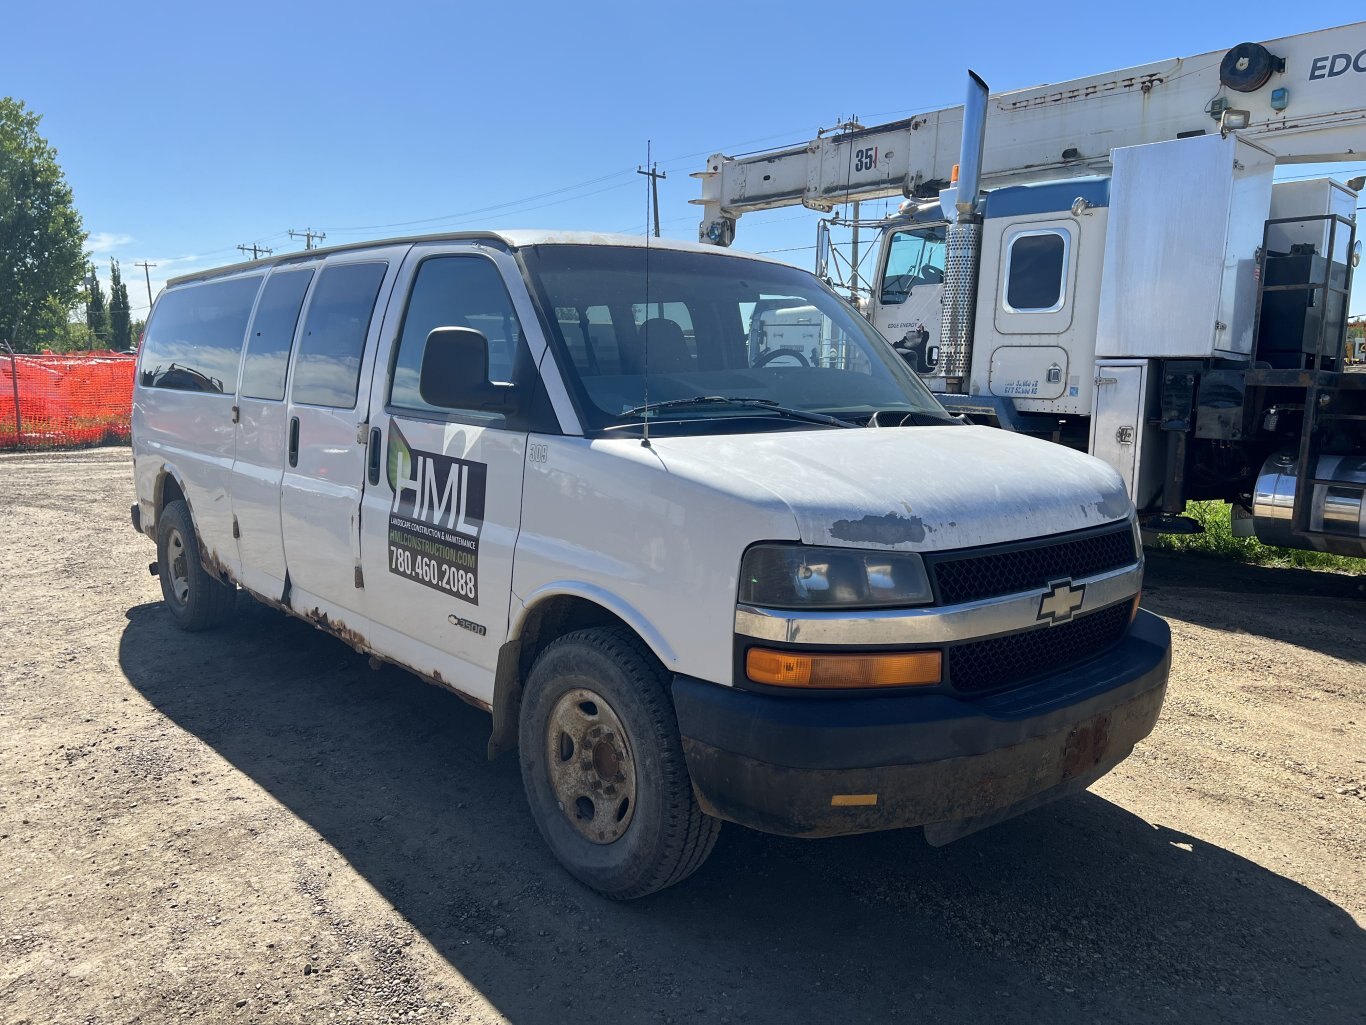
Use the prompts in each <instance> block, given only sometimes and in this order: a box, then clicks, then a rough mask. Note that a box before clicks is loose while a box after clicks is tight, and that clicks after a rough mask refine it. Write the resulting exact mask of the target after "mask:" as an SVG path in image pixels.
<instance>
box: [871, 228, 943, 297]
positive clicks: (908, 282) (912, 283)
mask: <svg viewBox="0 0 1366 1025" xmlns="http://www.w3.org/2000/svg"><path fill="white" fill-rule="evenodd" d="M943 281H944V228H943V227H942V226H940V227H934V228H913V229H910V230H908V231H898V232H896V233H895V234H894V235H892V240H891V242H889V243H888V245H887V266H886V267H884V268H883V273H882V303H883V305H885V306H897V305H900V304H901V303H904V302H905V301H906V297H907V296H908V295H910V294H911V289H913V288H915V287H916V286H917V285H938V284H942V283H943Z"/></svg>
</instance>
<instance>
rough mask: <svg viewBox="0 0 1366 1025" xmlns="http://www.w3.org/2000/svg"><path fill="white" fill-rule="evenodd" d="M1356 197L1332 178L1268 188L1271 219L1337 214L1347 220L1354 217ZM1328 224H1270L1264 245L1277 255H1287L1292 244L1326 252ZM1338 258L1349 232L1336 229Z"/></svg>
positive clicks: (1344, 252)
mask: <svg viewBox="0 0 1366 1025" xmlns="http://www.w3.org/2000/svg"><path fill="white" fill-rule="evenodd" d="M1356 204H1357V196H1356V194H1355V193H1353V192H1352V191H1351V190H1350V189H1348V188H1347V187H1346V186H1345V185H1343V184H1342V183H1341V182H1336V181H1334V180H1333V179H1331V178H1310V179H1308V180H1307V181H1299V182H1277V183H1276V184H1275V185H1273V186H1272V188H1271V218H1270V219H1271V220H1273V221H1274V220H1278V219H1280V218H1282V217H1319V216H1322V215H1324V214H1337V215H1339V216H1341V217H1346V218H1348V219H1349V220H1352V219H1355V217H1356ZM1328 234H1329V225H1328V222H1326V221H1298V222H1290V223H1287V224H1272V225H1270V226H1269V227H1268V229H1267V245H1268V247H1269V248H1270V249H1271V250H1272V251H1273V252H1277V253H1288V252H1290V247H1291V246H1292V245H1304V244H1309V245H1312V246H1313V247H1314V250H1315V252H1317V253H1319V254H1320V255H1326V254H1327V252H1328ZM1337 234H1338V238H1337V247H1338V253H1337V259H1338V261H1339V262H1342V260H1343V257H1344V256H1345V255H1346V250H1347V241H1348V235H1349V232H1347V231H1346V230H1344V229H1343V228H1342V226H1341V225H1339V226H1338V233H1337Z"/></svg>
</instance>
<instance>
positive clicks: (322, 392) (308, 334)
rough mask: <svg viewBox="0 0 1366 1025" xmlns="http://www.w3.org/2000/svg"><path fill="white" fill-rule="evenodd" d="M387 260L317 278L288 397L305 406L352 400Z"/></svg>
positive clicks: (340, 404) (347, 405)
mask: <svg viewBox="0 0 1366 1025" xmlns="http://www.w3.org/2000/svg"><path fill="white" fill-rule="evenodd" d="M388 266H389V265H388V264H387V263H347V264H342V265H340V266H336V267H328V268H327V269H326V270H324V271H323V272H322V274H321V275H320V276H319V277H318V286H317V288H315V289H314V290H313V299H312V301H311V302H310V303H309V304H308V316H307V318H305V320H304V333H303V337H301V338H300V339H299V355H298V357H297V359H296V360H295V365H294V385H293V389H292V392H291V394H292V397H293V399H294V401H295V402H300V403H303V404H304V405H307V406H334V407H338V408H341V409H350V408H351V407H352V406H354V405H355V404H356V390H357V387H358V386H359V384H360V364H361V357H362V356H364V354H365V336H366V335H367V334H368V333H369V331H370V317H371V315H372V314H373V313H374V311H375V299H376V297H377V296H378V295H379V286H380V283H381V282H383V281H384V273H385V271H386V270H387V269H388Z"/></svg>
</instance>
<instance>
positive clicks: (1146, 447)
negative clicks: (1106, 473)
mask: <svg viewBox="0 0 1366 1025" xmlns="http://www.w3.org/2000/svg"><path fill="white" fill-rule="evenodd" d="M1150 370H1151V364H1150V363H1149V361H1147V360H1097V361H1096V376H1095V388H1096V398H1095V410H1094V412H1092V414H1091V455H1093V456H1095V457H1096V458H1097V459H1101V460H1104V461H1105V462H1107V463H1109V464H1110V465H1111V466H1113V467H1114V468H1115V470H1116V471H1118V473H1119V475H1120V477H1121V478H1123V480H1124V486H1125V488H1126V489H1127V490H1128V492H1129V497H1130V498H1131V499H1133V502H1134V505H1136V506H1137V507H1138V509H1139V511H1140V512H1142V511H1143V510H1145V509H1146V508H1148V506H1149V505H1150V504H1151V503H1152V502H1153V500H1154V499H1155V498H1156V492H1157V488H1158V487H1160V485H1161V479H1162V478H1161V473H1160V465H1159V464H1160V462H1161V460H1160V454H1161V451H1160V448H1159V444H1160V442H1161V432H1160V431H1158V430H1157V429H1156V428H1154V427H1152V426H1150V425H1149V424H1148V420H1149V418H1150V414H1151V413H1152V412H1153V409H1152V406H1153V403H1154V400H1155V398H1156V393H1155V391H1153V393H1152V394H1150V389H1149V378H1150V376H1151V375H1150Z"/></svg>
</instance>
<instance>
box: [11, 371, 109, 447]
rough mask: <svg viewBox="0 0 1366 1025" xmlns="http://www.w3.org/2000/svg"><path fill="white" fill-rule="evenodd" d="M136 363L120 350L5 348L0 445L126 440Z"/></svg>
mask: <svg viewBox="0 0 1366 1025" xmlns="http://www.w3.org/2000/svg"><path fill="white" fill-rule="evenodd" d="M135 363H136V358H135V357H133V356H124V355H120V354H119V353H116V352H82V353H74V354H69V355H61V356H58V355H41V356H27V355H22V354H21V355H17V356H11V355H10V354H9V353H6V352H3V351H0V449H13V448H70V447H75V446H79V445H102V444H111V443H117V442H126V441H127V440H128V429H129V418H130V416H131V413H132V407H133V367H134V365H135ZM16 385H17V387H16ZM16 399H17V402H18V408H17V409H16V406H15V403H16Z"/></svg>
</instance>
